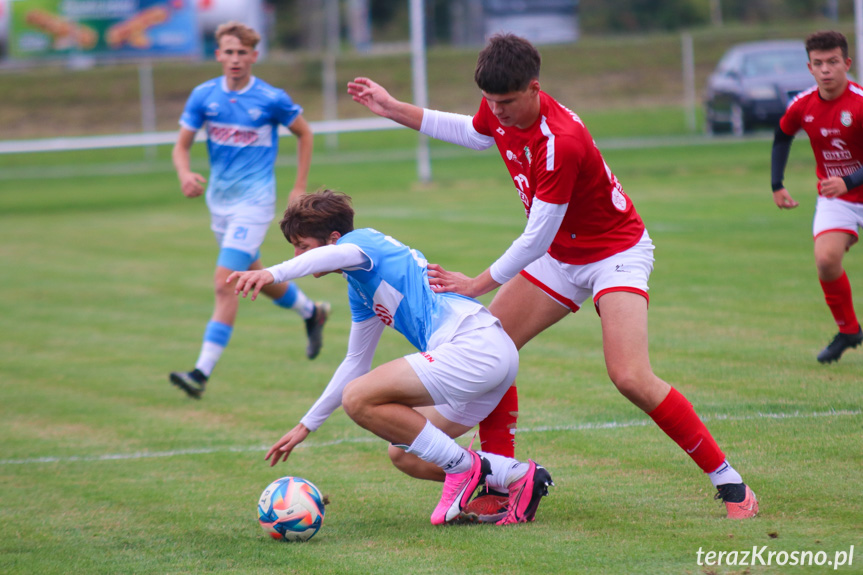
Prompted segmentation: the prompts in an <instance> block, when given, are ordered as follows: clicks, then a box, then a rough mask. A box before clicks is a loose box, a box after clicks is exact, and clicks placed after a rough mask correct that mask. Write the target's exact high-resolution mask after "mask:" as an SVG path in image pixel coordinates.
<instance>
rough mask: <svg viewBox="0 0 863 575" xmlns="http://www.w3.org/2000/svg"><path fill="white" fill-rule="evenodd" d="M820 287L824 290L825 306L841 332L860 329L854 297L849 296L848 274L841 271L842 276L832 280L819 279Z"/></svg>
mask: <svg viewBox="0 0 863 575" xmlns="http://www.w3.org/2000/svg"><path fill="white" fill-rule="evenodd" d="M821 289H822V290H824V300H825V301H826V302H827V307H829V308H830V312H831V313H832V314H833V319H834V320H836V325H838V326H839V331H840V332H842V333H857V332H858V331H860V323H859V322H858V321H857V315H856V314H855V313H854V299H853V298H852V297H851V282H849V281H848V274H846V273H845V272H844V271H843V272H842V277H840V278H839V279H838V280H833V281H832V282H825V281H821Z"/></svg>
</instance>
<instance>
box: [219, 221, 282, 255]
mask: <svg viewBox="0 0 863 575" xmlns="http://www.w3.org/2000/svg"><path fill="white" fill-rule="evenodd" d="M270 221H272V219H271V220H270ZM270 221H267V222H265V223H260V222H257V221H249V220H248V219H246V218H243V217H242V216H217V215H215V214H213V215H212V216H211V219H210V229H212V230H213V234H214V235H215V236H216V241H217V242H219V247H220V248H222V249H223V250H224V249H232V250H237V251H241V252H245V253H247V254H249V255H250V256H254V257H256V255H257V253H258V249H260V247H261V244H263V243H264V238H265V237H266V236H267V231H268V230H269V229H270Z"/></svg>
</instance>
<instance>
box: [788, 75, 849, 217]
mask: <svg viewBox="0 0 863 575" xmlns="http://www.w3.org/2000/svg"><path fill="white" fill-rule="evenodd" d="M779 127H780V128H782V131H783V132H785V133H786V134H789V135H792V136H793V135H794V134H796V133H797V132H798V131H799V130H801V129H803V130H804V131H805V132H806V133H807V134H808V135H809V142H810V143H811V144H812V152H813V153H814V154H815V164H816V167H815V174H816V175H817V176H818V179H819V180H823V179H825V178H830V177H833V176H839V177H842V176H848V175H851V174H852V173H854V172H856V171H857V170H859V169H860V168H861V167H863V88H861V87H860V86H859V85H857V84H855V83H854V82H848V87H847V88H845V91H844V92H843V93H842V95H841V96H839V97H838V98H836V99H835V100H829V101H828V100H824V99H823V98H821V96H819V95H818V88H817V87H813V88H811V89H809V90H806V91H805V92H801V93H800V94H798V96H797V97H796V98H794V99H793V100H792V101H791V103H790V104H788V109H787V110H785V115H784V116H782V119H781V120H780V121H779ZM820 193H821V192H820V190H819V194H820ZM839 199H840V200H845V201H847V202H855V203H858V204H859V203H863V186H857V187H856V188H852V189H850V190H848V192H847V193H845V194H843V195H841V196H839Z"/></svg>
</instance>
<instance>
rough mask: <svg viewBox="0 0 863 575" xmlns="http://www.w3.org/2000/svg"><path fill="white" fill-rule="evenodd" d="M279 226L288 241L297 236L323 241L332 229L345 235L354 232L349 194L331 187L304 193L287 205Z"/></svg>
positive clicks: (352, 211)
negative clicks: (330, 188)
mask: <svg viewBox="0 0 863 575" xmlns="http://www.w3.org/2000/svg"><path fill="white" fill-rule="evenodd" d="M279 227H280V228H281V229H282V233H283V234H285V238H286V239H287V240H288V241H289V242H291V243H294V240H296V239H297V238H314V239H316V240H320V241H321V242H322V243H326V242H327V240H328V239H329V237H330V234H331V233H332V232H339V233H340V234H342V235H345V234H347V233H348V232H352V231H353V229H354V208H353V207H351V197H350V196H349V195H347V194H343V193H341V192H334V191H333V190H321V191H318V192H315V193H313V194H304V195H302V196H300V197H298V198H297V199H295V200H293V201H292V202H291V203H290V205H288V209H287V210H285V215H284V217H283V218H282V221H280V222H279Z"/></svg>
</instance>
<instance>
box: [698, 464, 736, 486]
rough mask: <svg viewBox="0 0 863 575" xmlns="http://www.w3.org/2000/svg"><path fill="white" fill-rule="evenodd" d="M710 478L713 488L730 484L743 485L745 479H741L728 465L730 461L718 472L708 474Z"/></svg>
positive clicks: (721, 466)
mask: <svg viewBox="0 0 863 575" xmlns="http://www.w3.org/2000/svg"><path fill="white" fill-rule="evenodd" d="M707 475H708V477H710V482H711V483H713V487H719V486H720V485H726V484H728V483H743V478H742V477H740V474H739V473H737V471H736V470H735V469H734V468H733V467H731V465H730V464H729V463H728V460H727V459H726V460H725V461H723V462H722V465H720V466H719V467H718V468H717V469H716V471H714V472H712V473H708V474H707Z"/></svg>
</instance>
